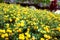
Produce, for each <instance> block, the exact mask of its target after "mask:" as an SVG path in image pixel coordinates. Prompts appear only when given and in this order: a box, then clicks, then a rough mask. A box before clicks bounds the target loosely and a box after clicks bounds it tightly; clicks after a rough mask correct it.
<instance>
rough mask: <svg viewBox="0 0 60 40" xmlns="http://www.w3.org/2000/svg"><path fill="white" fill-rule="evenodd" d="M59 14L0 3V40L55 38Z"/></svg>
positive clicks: (43, 39)
mask: <svg viewBox="0 0 60 40" xmlns="http://www.w3.org/2000/svg"><path fill="white" fill-rule="evenodd" d="M59 37H60V14H54V13H52V12H50V11H47V10H40V9H36V10H34V9H30V8H29V7H22V6H20V5H16V4H3V3H2V4H0V40H1V39H2V40H4V39H5V40H7V39H9V40H24V39H26V40H30V39H31V40H33V39H34V40H45V39H46V40H56V39H59Z"/></svg>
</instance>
